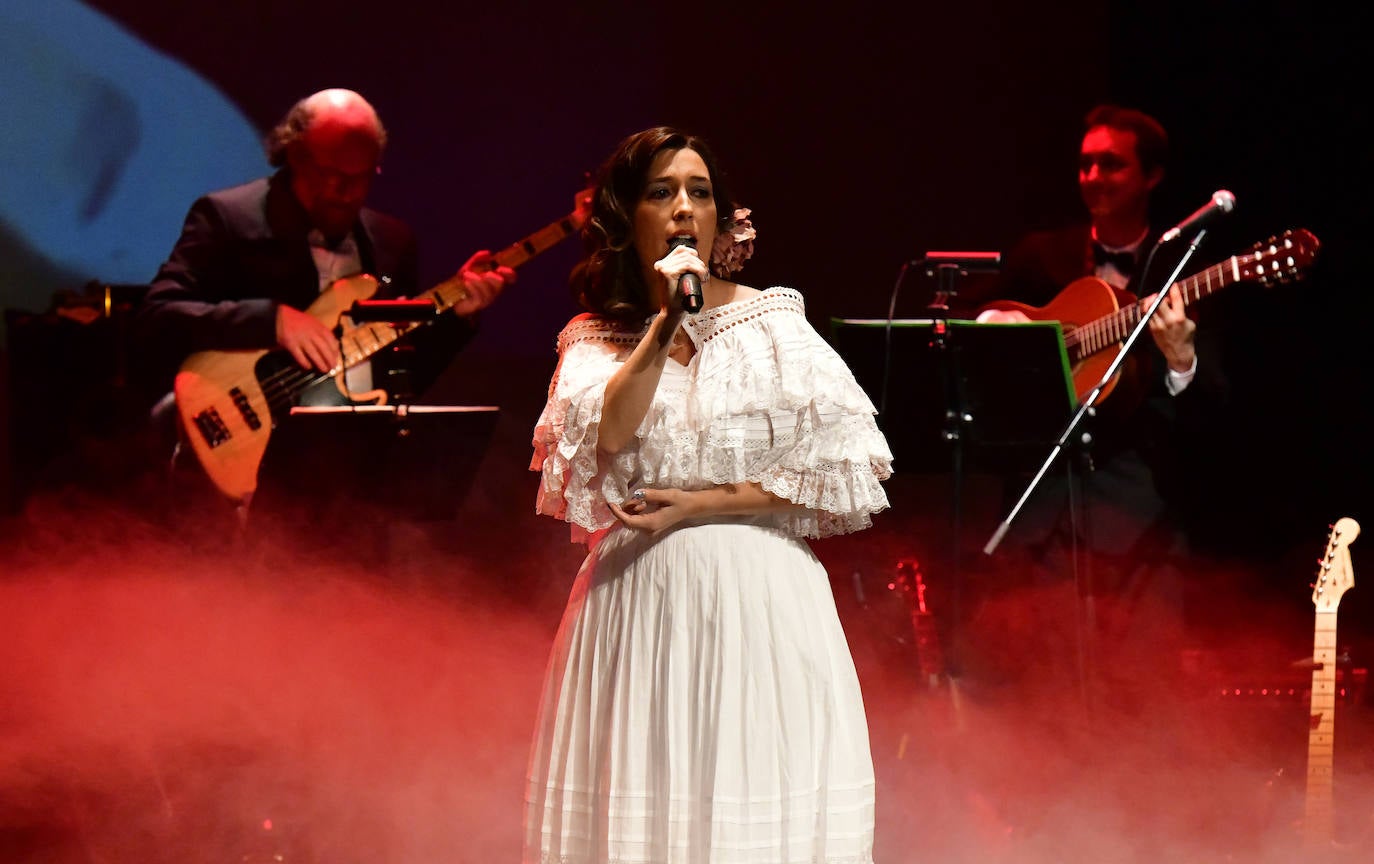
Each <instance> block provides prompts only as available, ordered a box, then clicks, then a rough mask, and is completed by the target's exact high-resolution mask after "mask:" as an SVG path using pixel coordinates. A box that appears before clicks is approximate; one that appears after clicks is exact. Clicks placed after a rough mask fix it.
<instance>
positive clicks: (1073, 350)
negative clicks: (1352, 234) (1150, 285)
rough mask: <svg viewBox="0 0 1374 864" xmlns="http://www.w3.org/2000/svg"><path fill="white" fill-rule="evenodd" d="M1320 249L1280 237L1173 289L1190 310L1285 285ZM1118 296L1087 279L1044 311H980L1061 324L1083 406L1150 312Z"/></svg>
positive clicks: (1310, 240)
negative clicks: (1221, 295) (1234, 289)
mask: <svg viewBox="0 0 1374 864" xmlns="http://www.w3.org/2000/svg"><path fill="white" fill-rule="evenodd" d="M1320 245H1321V244H1320V243H1318V241H1317V238H1316V237H1315V236H1314V235H1313V234H1312V233H1311V232H1310V231H1307V230H1306V229H1297V230H1290V231H1286V232H1284V233H1283V235H1282V236H1279V237H1271V238H1269V239H1268V240H1266V241H1264V242H1262V243H1256V244H1255V245H1254V246H1253V247H1251V249H1250V251H1249V252H1247V253H1246V254H1244V255H1236V256H1232V257H1231V258H1228V259H1227V260H1225V261H1223V262H1221V263H1219V264H1213V265H1212V266H1211V267H1208V268H1207V269H1206V270H1203V271H1202V272H1201V273H1198V274H1196V275H1194V276H1189V277H1187V278H1185V279H1180V280H1178V281H1177V282H1175V283H1174V284H1175V285H1177V286H1178V287H1179V293H1180V294H1181V295H1182V296H1183V302H1184V304H1185V305H1187V304H1189V303H1194V302H1196V301H1198V300H1201V299H1202V298H1204V297H1210V296H1212V295H1213V294H1215V293H1217V292H1218V291H1220V290H1221V289H1223V288H1225V287H1226V286H1228V285H1232V284H1235V283H1237V282H1258V283H1260V284H1262V285H1272V284H1275V283H1279V282H1286V281H1288V280H1289V279H1292V278H1295V277H1298V276H1300V275H1301V274H1302V271H1303V270H1305V269H1306V268H1307V267H1308V266H1309V265H1310V264H1311V263H1312V261H1313V260H1314V259H1315V258H1316V256H1317V250H1318V248H1320ZM1118 294H1119V292H1118V291H1117V290H1116V289H1115V288H1113V287H1112V286H1111V285H1108V284H1107V283H1106V282H1104V281H1102V280H1101V279H1098V278H1096V277H1093V276H1086V277H1084V278H1082V279H1077V280H1075V281H1073V282H1071V283H1069V285H1068V287H1066V288H1065V289H1064V290H1063V291H1061V292H1059V294H1058V295H1056V296H1055V298H1054V299H1053V300H1051V301H1050V302H1049V303H1048V304H1046V305H1044V306H1030V305H1028V304H1025V303H1017V302H1014V301H1011V300H995V301H993V302H991V303H988V304H987V305H985V306H983V307H982V308H983V310H987V309H998V310H1001V311H1017V312H1021V313H1023V314H1024V315H1025V316H1026V317H1027V318H1029V319H1030V320H1032V321H1058V322H1059V324H1060V327H1061V329H1062V330H1063V332H1064V347H1065V349H1066V350H1067V352H1068V355H1069V363H1070V365H1071V367H1072V368H1071V375H1072V378H1073V387H1074V391H1075V392H1076V393H1077V394H1078V398H1079V399H1080V400H1082V399H1084V398H1085V397H1086V396H1087V395H1088V393H1090V392H1091V391H1092V389H1093V388H1094V387H1096V386H1097V385H1098V383H1099V382H1100V381H1101V380H1102V376H1103V375H1105V374H1106V372H1107V367H1108V366H1110V365H1111V364H1112V360H1113V358H1114V357H1115V356H1116V352H1117V350H1118V349H1119V348H1120V347H1121V343H1122V342H1124V341H1126V337H1127V336H1129V335H1130V334H1131V331H1132V330H1134V329H1135V326H1136V324H1137V323H1139V321H1140V316H1141V314H1142V313H1143V312H1145V311H1146V308H1148V307H1145V308H1142V305H1143V304H1142V303H1133V302H1124V303H1123V302H1122V300H1121V298H1120V297H1119V296H1118ZM1127 296H1128V297H1129V295H1127ZM980 311H981V310H980ZM1120 378H1121V372H1120V370H1118V371H1117V372H1116V373H1115V374H1114V375H1113V376H1112V378H1111V380H1109V381H1108V382H1107V383H1106V384H1105V385H1103V388H1102V393H1101V394H1100V395H1099V397H1098V398H1099V399H1100V400H1101V399H1106V398H1107V397H1108V396H1109V395H1111V392H1112V390H1113V389H1115V387H1116V385H1117V382H1118V381H1119V380H1120Z"/></svg>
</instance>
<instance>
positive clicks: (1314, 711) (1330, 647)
mask: <svg viewBox="0 0 1374 864" xmlns="http://www.w3.org/2000/svg"><path fill="white" fill-rule="evenodd" d="M1358 536H1360V523H1358V522H1356V521H1355V520H1354V519H1351V518H1350V517H1348V516H1347V517H1343V518H1341V519H1338V520H1337V521H1336V524H1335V525H1333V526H1331V534H1330V536H1329V537H1328V538H1327V541H1326V552H1325V554H1323V555H1322V558H1321V561H1320V562H1319V563H1318V565H1317V578H1316V581H1315V582H1313V583H1312V603H1313V604H1314V605H1315V606H1316V623H1315V625H1314V627H1313V633H1314V635H1313V638H1312V701H1311V722H1310V724H1309V728H1308V734H1307V798H1306V801H1305V805H1304V808H1303V823H1302V824H1303V832H1302V839H1303V845H1304V847H1306V848H1307V849H1309V850H1312V851H1314V852H1316V851H1320V850H1329V849H1331V848H1332V847H1333V845H1334V843H1335V837H1334V833H1333V829H1334V820H1333V818H1332V810H1331V804H1332V800H1333V798H1332V787H1331V776H1332V772H1331V769H1332V755H1333V753H1334V752H1335V746H1334V745H1335V728H1336V607H1337V606H1339V605H1340V602H1341V595H1343V594H1344V593H1345V592H1346V591H1347V590H1349V589H1350V588H1352V587H1354V585H1355V573H1354V571H1353V569H1352V568H1351V566H1350V544H1351V543H1353V542H1355V538H1356V537H1358Z"/></svg>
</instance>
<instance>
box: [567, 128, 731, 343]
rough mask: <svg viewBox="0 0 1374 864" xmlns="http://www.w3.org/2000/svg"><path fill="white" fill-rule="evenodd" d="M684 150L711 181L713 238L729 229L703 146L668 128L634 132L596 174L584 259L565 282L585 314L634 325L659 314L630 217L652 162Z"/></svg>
mask: <svg viewBox="0 0 1374 864" xmlns="http://www.w3.org/2000/svg"><path fill="white" fill-rule="evenodd" d="M683 148H686V149H689V150H694V151H696V152H697V153H698V154H699V155H700V156H701V161H703V162H705V163H706V170H707V172H709V174H710V175H711V189H712V194H713V196H714V197H715V200H716V214H717V220H718V221H717V224H716V231H717V233H719V232H721V231H726V230H728V229H729V228H731V227H733V225H734V212H735V207H734V204H733V200H734V199H732V198H731V197H730V195H729V192H728V190H727V189H726V184H725V175H724V173H723V172H722V171H721V169H720V165H719V163H718V162H717V161H716V157H715V155H714V154H713V153H712V152H711V148H710V146H709V145H708V144H707V143H706V142H705V141H704V140H702V139H701V138H698V137H696V136H695V135H688V134H687V133H685V132H681V131H678V130H677V129H673V128H671V127H668V126H655V127H653V128H652V129H645V130H644V131H642V132H636V133H635V134H633V135H631V136H629V137H628V138H626V139H625V140H623V141H621V142H620V145H619V146H618V147H616V148H615V152H614V153H612V154H611V155H610V157H609V158H608V159H607V160H606V161H605V162H603V163H602V164H601V167H600V168H599V169H597V173H596V179H595V191H594V192H593V195H592V213H591V218H589V219H588V220H587V223H586V224H585V225H584V226H583V227H582V247H583V254H584V257H583V259H582V260H581V261H580V262H578V264H577V266H575V267H574V268H573V271H572V275H571V277H570V278H569V287H570V288H571V290H572V295H573V298H574V299H575V300H576V301H577V302H578V303H579V304H580V305H581V306H582V307H583V308H584V309H587V310H589V311H591V312H595V313H597V314H600V315H605V316H607V317H609V318H614V319H617V320H619V321H624V322H627V323H634V324H638V323H640V322H641V321H643V320H644V319H645V318H647V317H648V316H650V315H652V314H654V313H655V312H657V311H658V305H657V304H655V303H654V302H653V300H652V299H651V298H652V294H651V292H650V291H649V287H648V286H647V285H645V284H644V271H643V268H642V267H641V266H640V261H639V255H638V253H636V252H635V248H634V212H635V206H636V205H637V204H638V203H639V199H640V196H642V195H643V194H644V187H645V185H647V183H646V181H647V177H648V174H649V168H650V166H651V165H653V161H654V157H656V156H658V154H659V153H662V152H663V151H664V150H681V149H683ZM701 251H702V254H703V256H709V255H710V254H711V250H709V249H705V250H701Z"/></svg>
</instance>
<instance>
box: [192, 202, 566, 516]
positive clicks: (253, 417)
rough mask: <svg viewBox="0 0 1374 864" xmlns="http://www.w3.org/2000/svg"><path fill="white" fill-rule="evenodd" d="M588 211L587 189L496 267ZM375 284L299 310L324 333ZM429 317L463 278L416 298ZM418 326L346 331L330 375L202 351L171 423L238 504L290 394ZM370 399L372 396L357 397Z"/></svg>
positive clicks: (457, 295) (556, 238) (543, 245)
mask: <svg viewBox="0 0 1374 864" xmlns="http://www.w3.org/2000/svg"><path fill="white" fill-rule="evenodd" d="M590 208H591V191H590V190H583V191H582V192H580V193H579V194H578V195H577V197H576V206H575V208H574V210H573V211H572V212H571V213H569V214H568V215H566V216H564V217H562V218H560V219H557V220H555V221H554V222H551V223H550V224H548V225H546V226H544V227H543V228H540V229H539V230H538V231H535V232H534V233H533V234H530V235H529V236H527V237H525V238H523V239H521V240H519V241H517V242H515V243H512V244H511V245H510V246H507V247H506V248H505V249H502V250H500V251H499V252H496V253H495V254H494V255H492V261H493V266H495V267H503V266H504V267H519V266H520V265H522V264H524V263H525V262H527V261H529V260H531V259H532V258H534V257H535V256H537V255H539V254H541V253H543V252H546V251H547V250H549V249H551V248H553V247H554V246H555V245H557V244H558V243H559V242H560V241H562V240H564V239H565V238H567V237H569V236H571V235H572V234H573V233H575V232H576V231H578V230H579V229H581V227H582V225H583V224H584V223H585V222H586V220H587V217H588V215H589V214H590ZM377 287H378V283H377V280H376V279H375V278H373V277H372V276H369V275H366V274H364V275H359V276H349V277H346V278H344V279H340V280H338V281H337V282H334V283H333V284H331V285H330V286H329V287H328V288H326V289H325V290H324V291H322V292H320V296H319V299H317V300H316V301H315V302H314V303H312V304H311V305H310V307H309V308H308V309H306V310H305V311H306V312H307V313H309V314H310V315H312V316H314V317H315V318H316V319H317V320H319V321H320V322H321V323H323V324H324V325H325V326H326V327H329V328H331V329H333V328H335V327H338V326H339V324H340V320H341V319H343V318H344V316H345V315H346V314H347V313H348V310H349V309H350V308H351V307H352V306H353V304H354V303H356V302H357V301H360V300H367V299H368V298H370V297H372V296H373V295H374V294H375V293H376V291H377ZM420 298H423V299H428V300H430V301H432V302H433V304H434V307H435V314H436V315H438V314H442V313H443V312H446V311H448V310H451V309H452V308H453V307H454V306H455V305H457V304H460V303H462V302H463V301H464V300H466V299H467V289H466V288H465V287H464V285H463V279H462V278H461V277H460V276H458V275H455V276H453V277H452V278H450V279H447V280H445V281H444V282H441V283H440V284H438V285H436V286H435V287H433V288H431V289H430V290H428V291H426V292H424V293H422V294H421V295H420ZM419 326H423V325H422V324H417V323H387V322H370V323H367V324H363V325H359V326H357V327H352V328H345V329H344V330H343V331H342V335H341V337H340V347H341V350H342V354H343V363H342V364H341V366H340V368H338V369H335V370H333V371H332V372H329V373H327V374H326V373H321V372H318V371H315V370H311V369H303V368H301V367H300V366H299V365H298V364H297V363H296V362H295V361H294V360H293V359H292V357H291V355H290V354H288V353H287V352H286V351H285V350H281V349H259V350H242V351H201V352H198V353H196V354H192V355H191V356H190V357H188V358H187V359H186V360H185V362H183V363H182V365H181V367H180V369H179V371H178V372H177V376H176V383H175V388H174V392H175V394H176V410H177V418H178V420H179V422H180V426H181V435H182V440H183V441H184V442H187V443H189V445H190V448H191V451H192V452H193V453H195V455H196V459H197V460H198V462H199V463H200V466H201V468H202V469H203V470H204V472H205V474H206V476H207V477H208V478H209V479H210V481H211V482H212V483H213V484H214V486H215V488H216V489H218V490H219V491H220V492H222V493H223V494H224V495H225V496H227V497H228V498H229V499H230V500H232V501H234V502H236V503H238V504H247V502H248V501H249V500H250V499H251V498H252V495H253V492H254V491H255V490H256V489H257V485H258V469H259V467H260V466H261V464H262V458H263V455H264V454H265V453H266V452H267V442H268V439H269V438H270V436H271V434H272V429H273V428H274V427H275V426H276V425H277V423H279V422H280V421H281V420H282V418H284V417H285V416H286V415H287V414H289V413H290V411H291V406H292V405H293V404H294V403H295V401H296V399H297V397H299V396H300V394H301V393H302V392H303V391H305V390H306V389H308V388H310V387H313V386H315V385H316V384H318V383H320V382H321V381H324V380H327V379H330V378H333V379H334V380H335V382H336V383H339V384H342V380H341V379H342V377H343V373H344V371H345V370H347V369H350V368H352V367H354V366H357V365H358V364H359V363H362V362H363V361H365V360H367V359H368V358H369V357H371V356H373V355H374V354H376V353H377V352H378V351H381V350H382V349H383V348H386V347H387V346H389V345H391V344H392V343H393V342H395V341H396V340H398V339H400V338H401V337H402V336H404V335H406V334H407V333H409V332H411V331H412V330H414V329H415V328H416V327H419ZM363 395H364V396H365V397H366V396H373V397H375V396H376V395H378V394H376V393H375V392H374V393H372V394H363Z"/></svg>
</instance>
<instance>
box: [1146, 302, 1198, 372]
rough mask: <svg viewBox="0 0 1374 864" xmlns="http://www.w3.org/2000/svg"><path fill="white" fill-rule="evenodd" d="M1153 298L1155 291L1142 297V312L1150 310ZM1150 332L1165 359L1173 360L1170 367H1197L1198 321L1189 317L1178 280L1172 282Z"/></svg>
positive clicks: (1175, 369) (1178, 369)
mask: <svg viewBox="0 0 1374 864" xmlns="http://www.w3.org/2000/svg"><path fill="white" fill-rule="evenodd" d="M1153 302H1155V295H1154V294H1151V295H1150V296H1149V297H1146V298H1145V299H1143V300H1141V301H1140V310H1141V312H1142V313H1144V312H1146V311H1148V310H1149V308H1150V304H1151V303H1153ZM1150 336H1151V337H1152V338H1153V339H1154V340H1155V344H1156V345H1158V346H1159V351H1160V353H1161V354H1163V355H1164V360H1165V362H1167V363H1168V364H1169V371H1171V372H1175V373H1177V374H1179V375H1186V374H1189V373H1191V372H1192V371H1193V370H1194V368H1195V367H1196V364H1197V349H1196V347H1195V345H1194V338H1195V337H1196V336H1197V323H1196V322H1195V321H1193V319H1191V318H1189V317H1188V312H1187V310H1186V307H1185V306H1184V303H1183V295H1182V294H1180V293H1179V288H1178V285H1177V284H1174V285H1170V286H1169V294H1168V295H1167V296H1166V297H1165V298H1164V302H1163V303H1160V304H1159V308H1158V309H1156V310H1155V314H1154V317H1153V318H1151V319H1150Z"/></svg>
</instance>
